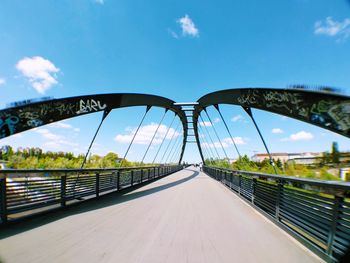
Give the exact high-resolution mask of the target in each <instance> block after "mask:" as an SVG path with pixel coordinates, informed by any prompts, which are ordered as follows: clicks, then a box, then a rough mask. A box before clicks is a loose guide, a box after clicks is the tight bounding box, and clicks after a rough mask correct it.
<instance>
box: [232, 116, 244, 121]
mask: <svg viewBox="0 0 350 263" xmlns="http://www.w3.org/2000/svg"><path fill="white" fill-rule="evenodd" d="M243 119H244V118H243V116H242V115H240V114H238V115H236V116H233V117H232V119H231V121H233V122H236V121H240V120H243Z"/></svg>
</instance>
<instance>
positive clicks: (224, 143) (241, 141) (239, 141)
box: [201, 137, 246, 148]
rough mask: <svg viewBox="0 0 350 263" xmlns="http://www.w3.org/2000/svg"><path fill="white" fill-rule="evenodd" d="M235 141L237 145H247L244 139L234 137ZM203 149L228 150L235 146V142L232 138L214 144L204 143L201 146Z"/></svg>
mask: <svg viewBox="0 0 350 263" xmlns="http://www.w3.org/2000/svg"><path fill="white" fill-rule="evenodd" d="M233 141H234V142H235V144H236V145H242V144H246V141H245V140H244V139H243V138H242V137H233ZM201 145H202V147H203V148H221V145H222V147H224V148H228V147H229V146H230V145H233V142H232V140H231V138H229V137H228V138H225V139H223V140H222V141H221V144H220V142H218V141H216V142H214V143H202V144H201Z"/></svg>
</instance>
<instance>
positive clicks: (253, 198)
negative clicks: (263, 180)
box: [252, 178, 257, 205]
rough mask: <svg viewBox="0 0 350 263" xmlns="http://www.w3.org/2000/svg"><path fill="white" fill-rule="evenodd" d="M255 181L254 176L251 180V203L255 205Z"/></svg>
mask: <svg viewBox="0 0 350 263" xmlns="http://www.w3.org/2000/svg"><path fill="white" fill-rule="evenodd" d="M256 183H257V179H256V178H253V181H252V204H253V205H255V203H254V202H255V192H256V190H255V189H256Z"/></svg>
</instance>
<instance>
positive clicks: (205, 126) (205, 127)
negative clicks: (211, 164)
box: [199, 115, 220, 160]
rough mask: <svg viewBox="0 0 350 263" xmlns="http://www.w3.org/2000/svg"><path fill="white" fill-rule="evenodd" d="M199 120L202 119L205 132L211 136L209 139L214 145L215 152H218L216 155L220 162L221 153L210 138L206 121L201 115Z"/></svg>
mask: <svg viewBox="0 0 350 263" xmlns="http://www.w3.org/2000/svg"><path fill="white" fill-rule="evenodd" d="M199 118H200V119H201V121H202V123H203V125H204V130H206V132H207V134H208V135H209V139H210V141H211V143H212V145H213V148H214V150H215V152H216V155H217V156H218V160H220V155H219V152H218V150H217V149H216V147H215V144H214V141H213V139H212V138H211V136H210V133H209V131H208V129H207V125H205V122H204V120H203V118H202V116H201V115H199Z"/></svg>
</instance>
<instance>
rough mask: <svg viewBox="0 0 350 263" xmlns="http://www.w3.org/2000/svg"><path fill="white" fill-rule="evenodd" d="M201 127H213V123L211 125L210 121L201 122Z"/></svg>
mask: <svg viewBox="0 0 350 263" xmlns="http://www.w3.org/2000/svg"><path fill="white" fill-rule="evenodd" d="M199 125H200V126H202V127H204V126H205V127H211V126H212V125H211V123H210V121H201V122H199Z"/></svg>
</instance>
